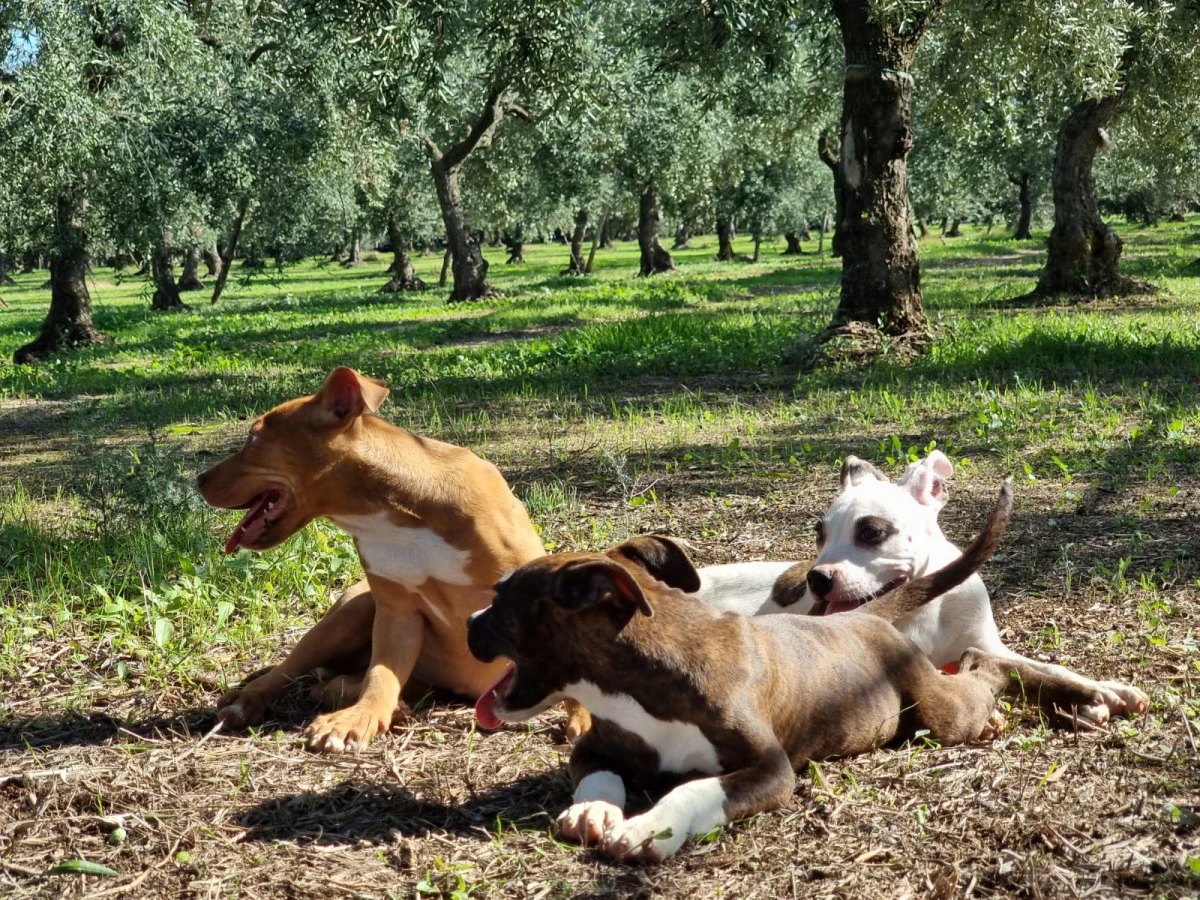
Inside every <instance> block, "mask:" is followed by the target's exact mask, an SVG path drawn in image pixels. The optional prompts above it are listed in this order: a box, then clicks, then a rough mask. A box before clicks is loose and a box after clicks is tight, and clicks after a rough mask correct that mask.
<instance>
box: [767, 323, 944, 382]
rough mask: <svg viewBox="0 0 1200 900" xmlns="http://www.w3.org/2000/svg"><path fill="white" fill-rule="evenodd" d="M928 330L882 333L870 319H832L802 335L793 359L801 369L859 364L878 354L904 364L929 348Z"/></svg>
mask: <svg viewBox="0 0 1200 900" xmlns="http://www.w3.org/2000/svg"><path fill="white" fill-rule="evenodd" d="M932 343H933V335H932V334H931V333H930V332H929V331H910V332H906V333H905V334H899V335H888V334H884V333H883V332H882V331H880V330H879V329H878V328H876V327H875V326H874V325H872V324H871V323H869V322H858V321H850V322H831V323H830V324H829V325H827V326H826V327H825V328H824V329H823V330H822V331H821V332H820V333H818V334H817V335H815V336H805V337H804V338H802V339H801V340H800V341H799V342H798V343H797V345H796V347H795V348H794V350H793V351H792V354H791V356H792V360H793V362H794V363H795V365H796V366H797V368H798V369H799V370H800V371H802V372H811V371H813V370H815V369H836V368H841V367H843V366H859V365H863V364H864V363H869V362H872V361H874V360H877V359H879V358H881V357H888V358H889V359H891V360H893V361H895V362H896V363H897V364H900V365H903V364H905V363H908V362H911V361H912V360H914V359H916V358H917V357H918V356H920V355H921V354H922V353H924V352H925V351H926V350H928V349H929V346H930V344H932Z"/></svg>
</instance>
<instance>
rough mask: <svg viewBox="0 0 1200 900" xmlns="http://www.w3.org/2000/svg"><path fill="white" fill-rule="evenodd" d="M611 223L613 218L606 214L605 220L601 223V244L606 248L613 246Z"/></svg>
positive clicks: (609, 248)
mask: <svg viewBox="0 0 1200 900" xmlns="http://www.w3.org/2000/svg"><path fill="white" fill-rule="evenodd" d="M611 224H612V222H611V219H610V218H609V217H607V216H606V217H605V219H604V222H603V223H602V224H601V225H600V246H601V247H603V248H604V249H605V250H611V249H612V248H613V239H612V231H610V230H609V227H610V225H611Z"/></svg>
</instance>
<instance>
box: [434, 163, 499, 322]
mask: <svg viewBox="0 0 1200 900" xmlns="http://www.w3.org/2000/svg"><path fill="white" fill-rule="evenodd" d="M433 183H434V186H435V187H436V188H437V195H438V203H439V204H440V205H441V209H442V221H443V222H444V223H445V225H446V249H447V252H448V253H449V254H450V266H451V271H452V272H453V274H454V286H453V287H452V288H451V289H450V301H451V302H452V303H454V302H459V301H463V300H479V299H481V298H483V297H486V296H488V294H489V293H491V286H490V285H489V284H488V281H487V273H488V261H487V260H486V259H484V258H483V251H482V250H481V249H480V247H479V241H478V240H477V239H476V237H475V233H474V232H473V231H471V228H470V226H469V225H468V224H467V214H466V211H465V210H464V209H463V206H462V192H461V190H460V189H459V186H458V170H457V169H450V168H448V167H446V166H445V165H442V164H441V162H440V161H439V160H434V162H433Z"/></svg>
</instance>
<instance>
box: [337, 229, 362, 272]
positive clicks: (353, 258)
mask: <svg viewBox="0 0 1200 900" xmlns="http://www.w3.org/2000/svg"><path fill="white" fill-rule="evenodd" d="M347 247H348V250H347V252H346V259H345V261H343V262H342V265H343V266H351V267H354V268H357V267H358V266H361V265H362V262H363V259H362V229H361V228H358V227H357V226H356V227H355V228H354V230H353V231H351V232H350V240H349V242H348V243H347Z"/></svg>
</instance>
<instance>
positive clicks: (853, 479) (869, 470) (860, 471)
mask: <svg viewBox="0 0 1200 900" xmlns="http://www.w3.org/2000/svg"><path fill="white" fill-rule="evenodd" d="M868 478H875V479H878V480H879V481H887V476H886V475H884V474H883V473H882V472H880V471H879V470H878V469H877V468H875V467H874V466H873V465H871V464H870V463H869V462H867V461H866V460H865V459H859V458H858V457H857V456H847V457H846V459H845V461H844V462H843V463H842V490H845V489H846V488H848V487H851V486H853V485H856V484H861V483H862V482H863V481H866V480H867V479H868Z"/></svg>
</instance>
